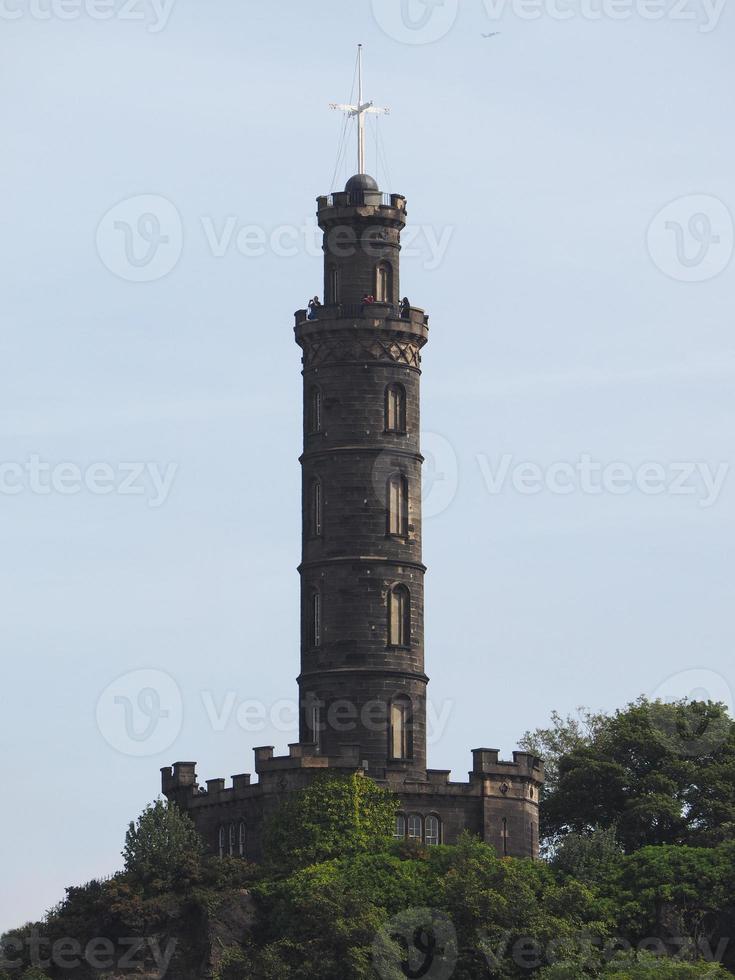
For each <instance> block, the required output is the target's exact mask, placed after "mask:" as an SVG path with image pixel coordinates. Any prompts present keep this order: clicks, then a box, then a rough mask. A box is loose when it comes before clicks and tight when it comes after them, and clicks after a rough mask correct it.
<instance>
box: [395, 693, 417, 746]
mask: <svg viewBox="0 0 735 980" xmlns="http://www.w3.org/2000/svg"><path fill="white" fill-rule="evenodd" d="M390 754H391V758H393V759H411V758H413V713H412V711H411V702H410V701H409V699H408V698H396V700H395V701H394V702H393V703H392V704H391V706H390Z"/></svg>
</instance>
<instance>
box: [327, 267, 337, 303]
mask: <svg viewBox="0 0 735 980" xmlns="http://www.w3.org/2000/svg"><path fill="white" fill-rule="evenodd" d="M329 301H330V302H331V303H334V304H337V303H339V269H337V268H336V267H335V266H332V268H331V269H330V270H329Z"/></svg>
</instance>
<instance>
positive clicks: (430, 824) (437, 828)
mask: <svg viewBox="0 0 735 980" xmlns="http://www.w3.org/2000/svg"><path fill="white" fill-rule="evenodd" d="M426 843H427V845H428V846H429V847H436V845H437V844H441V824H440V823H439V817H434V816H431V817H427V818H426Z"/></svg>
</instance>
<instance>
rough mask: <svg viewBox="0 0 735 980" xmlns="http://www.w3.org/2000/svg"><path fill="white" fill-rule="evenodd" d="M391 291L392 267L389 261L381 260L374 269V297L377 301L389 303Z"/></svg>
mask: <svg viewBox="0 0 735 980" xmlns="http://www.w3.org/2000/svg"><path fill="white" fill-rule="evenodd" d="M392 293H393V269H392V268H391V266H390V263H389V262H381V263H380V265H378V266H377V268H376V270H375V299H376V301H377V302H378V303H390V301H391V296H392Z"/></svg>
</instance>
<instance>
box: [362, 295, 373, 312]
mask: <svg viewBox="0 0 735 980" xmlns="http://www.w3.org/2000/svg"><path fill="white" fill-rule="evenodd" d="M374 302H375V297H374V296H373V295H371V294H370V293H365V294H364V295H363V297H362V306H363V309H364V308H365V307H366V306H372V304H373V303H374Z"/></svg>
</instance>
